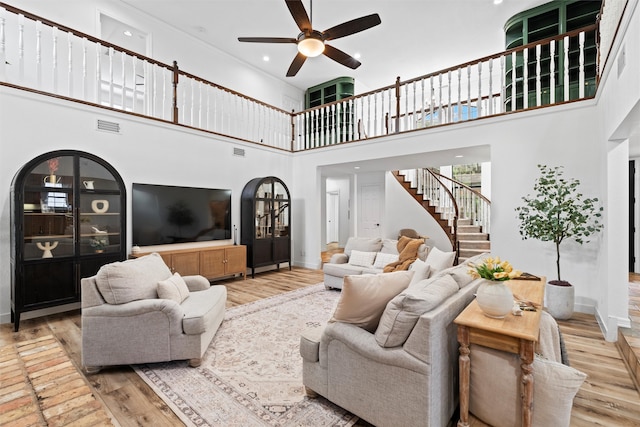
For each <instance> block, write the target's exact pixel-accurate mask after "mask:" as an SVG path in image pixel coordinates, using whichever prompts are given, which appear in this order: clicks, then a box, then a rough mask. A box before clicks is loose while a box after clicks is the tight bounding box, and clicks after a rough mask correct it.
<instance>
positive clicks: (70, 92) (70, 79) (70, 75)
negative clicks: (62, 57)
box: [67, 32, 73, 98]
mask: <svg viewBox="0 0 640 427" xmlns="http://www.w3.org/2000/svg"><path fill="white" fill-rule="evenodd" d="M72 37H73V34H71V33H70V32H68V33H67V59H68V62H67V95H68V96H69V97H70V98H71V97H73V42H72V39H71V38H72Z"/></svg>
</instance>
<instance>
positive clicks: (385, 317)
mask: <svg viewBox="0 0 640 427" xmlns="http://www.w3.org/2000/svg"><path fill="white" fill-rule="evenodd" d="M456 292H458V284H457V283H456V282H455V280H453V278H452V277H451V276H449V275H446V276H442V277H439V278H434V279H427V280H422V281H420V282H418V283H416V284H414V285H410V286H409V287H408V288H407V289H405V290H404V291H402V292H401V293H400V294H399V295H397V296H396V297H394V298H393V299H392V300H391V301H389V303H388V304H387V307H386V308H385V310H384V313H383V314H382V318H381V319H380V322H379V324H378V329H376V342H377V343H378V345H380V346H381V347H398V346H401V345H403V344H404V342H405V341H406V340H407V338H409V335H410V334H411V331H413V328H414V327H415V326H416V323H418V318H419V317H420V316H422V315H423V314H424V313H427V312H428V311H431V310H433V309H434V308H436V307H438V306H439V305H440V304H442V302H443V301H444V300H446V299H447V298H449V297H450V296H451V295H453V294H455V293H456Z"/></svg>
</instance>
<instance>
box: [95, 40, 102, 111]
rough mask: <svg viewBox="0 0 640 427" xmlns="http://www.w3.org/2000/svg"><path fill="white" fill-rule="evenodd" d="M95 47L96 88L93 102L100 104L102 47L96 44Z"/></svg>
mask: <svg viewBox="0 0 640 427" xmlns="http://www.w3.org/2000/svg"><path fill="white" fill-rule="evenodd" d="M95 47H96V87H95V100H96V104H100V103H101V100H102V71H101V70H102V63H101V61H102V58H101V56H102V52H101V51H102V45H100V43H97V44H96V45H95Z"/></svg>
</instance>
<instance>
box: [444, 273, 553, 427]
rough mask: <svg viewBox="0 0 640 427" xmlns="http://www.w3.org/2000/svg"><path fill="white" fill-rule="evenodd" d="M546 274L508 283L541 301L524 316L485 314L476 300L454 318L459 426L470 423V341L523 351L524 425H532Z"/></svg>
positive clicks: (517, 293) (520, 295) (528, 297)
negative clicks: (534, 362) (458, 384)
mask: <svg viewBox="0 0 640 427" xmlns="http://www.w3.org/2000/svg"><path fill="white" fill-rule="evenodd" d="M545 283H546V278H544V277H542V278H541V279H540V280H509V281H508V282H507V285H508V286H509V287H510V288H511V290H512V291H513V295H514V297H515V298H516V299H522V300H526V301H531V302H534V303H537V304H540V308H539V309H538V310H536V311H524V312H523V313H522V316H514V315H513V314H511V313H509V314H508V315H507V316H506V317H505V318H504V319H493V318H490V317H487V316H485V315H484V314H483V313H482V310H480V307H478V302H477V301H475V300H473V301H472V302H471V304H469V305H468V306H467V308H465V309H464V311H463V312H462V313H460V315H459V316H458V317H457V318H456V319H455V320H454V323H455V324H456V325H458V342H459V343H460V357H459V364H460V420H459V421H458V427H468V426H469V389H470V387H469V386H470V384H469V383H470V379H471V359H470V358H469V354H470V350H469V345H470V344H476V345H481V346H484V347H489V348H493V349H496V350H501V351H506V352H509V353H515V354H518V355H520V361H521V365H520V367H521V369H522V370H521V381H522V425H523V426H525V427H529V426H531V420H532V418H533V412H532V410H533V359H534V355H535V345H536V342H537V341H538V336H539V334H540V316H541V310H542V305H543V297H544V285H545Z"/></svg>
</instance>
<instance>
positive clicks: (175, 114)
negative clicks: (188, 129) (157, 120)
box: [173, 61, 180, 124]
mask: <svg viewBox="0 0 640 427" xmlns="http://www.w3.org/2000/svg"><path fill="white" fill-rule="evenodd" d="M179 74H180V73H179V70H178V61H173V123H175V124H177V123H178V76H179Z"/></svg>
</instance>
